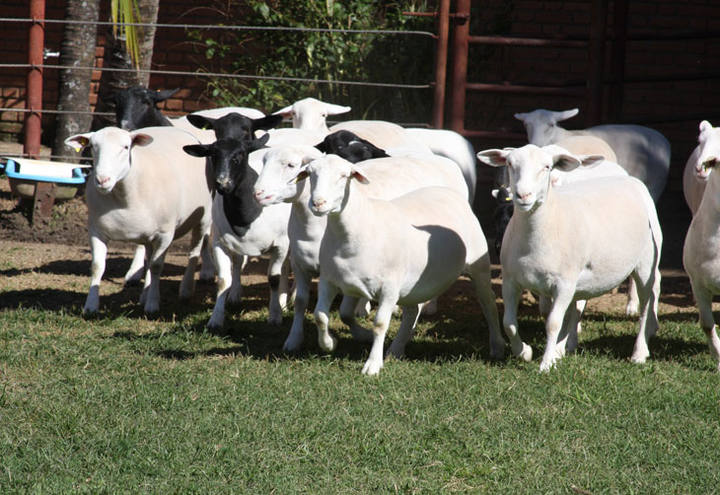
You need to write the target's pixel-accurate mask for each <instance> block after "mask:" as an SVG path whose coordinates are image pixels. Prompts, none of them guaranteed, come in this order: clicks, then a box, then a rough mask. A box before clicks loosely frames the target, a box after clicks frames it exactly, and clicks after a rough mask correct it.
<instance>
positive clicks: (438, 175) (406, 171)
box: [255, 146, 467, 352]
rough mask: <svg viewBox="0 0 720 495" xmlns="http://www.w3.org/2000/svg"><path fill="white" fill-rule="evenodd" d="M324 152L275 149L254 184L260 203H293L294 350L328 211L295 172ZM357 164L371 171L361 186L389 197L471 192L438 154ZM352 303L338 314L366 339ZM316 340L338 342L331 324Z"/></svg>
mask: <svg viewBox="0 0 720 495" xmlns="http://www.w3.org/2000/svg"><path fill="white" fill-rule="evenodd" d="M321 156H323V155H322V153H321V152H320V151H318V150H317V149H315V148H314V147H312V146H290V147H286V148H277V149H271V150H269V151H268V152H267V154H266V155H265V159H264V160H265V163H264V167H263V170H262V173H261V174H260V177H259V178H258V180H257V182H256V184H255V197H256V199H257V201H258V202H259V203H260V204H263V205H273V204H275V203H278V202H283V201H284V202H291V203H292V211H291V214H290V220H289V224H288V233H289V236H290V259H291V262H292V268H293V274H294V275H295V284H296V290H297V293H296V295H295V302H294V311H295V313H294V317H293V323H292V327H291V329H290V333H289V335H288V337H287V339H286V340H285V344H284V346H283V349H284V350H286V351H290V352H293V351H297V350H299V348H300V346H301V345H302V341H303V337H304V331H303V322H304V318H305V311H306V309H307V305H308V297H309V289H310V283H311V280H312V277H313V276H314V275H317V274H318V273H319V270H320V255H319V250H320V241H321V240H322V237H323V234H324V232H325V226H326V219H325V218H324V217H316V216H314V215H313V214H312V212H311V211H310V207H309V203H308V201H309V199H310V188H309V186H308V185H307V184H306V183H305V182H303V181H300V182H298V181H297V178H298V176H299V175H300V173H301V172H302V171H303V170H304V168H305V166H306V165H307V164H308V163H309V162H310V161H312V160H314V159H316V158H320V157H321ZM359 166H360V167H362V170H364V171H366V172H367V173H368V174H371V175H372V177H373V181H372V183H370V184H367V185H360V186H359V187H360V188H361V189H363V190H365V191H366V193H367V194H369V195H371V196H373V197H377V198H381V199H391V198H395V197H397V196H400V195H402V194H405V193H407V192H410V191H412V190H415V189H418V188H421V187H425V186H429V185H439V186H445V187H449V188H452V189H454V190H455V191H457V193H458V194H459V195H460V196H462V197H466V196H467V186H466V185H465V182H464V180H463V177H462V174H461V173H460V171H459V170H458V168H457V167H456V166H455V164H454V163H452V162H451V161H450V160H447V159H445V158H442V157H439V156H433V155H424V156H422V157H393V158H378V159H373V160H366V161H363V162H360V164H359ZM354 308H355V299H349V298H344V299H343V303H342V304H341V306H340V316H341V318H342V320H343V322H344V323H345V324H347V325H348V326H350V329H351V332H352V333H353V336H355V338H357V339H360V340H362V339H365V338H366V337H367V332H366V331H365V330H364V329H362V328H361V327H359V326H358V325H356V323H355V315H354ZM318 342H319V345H320V347H321V348H322V349H324V350H327V351H330V350H332V349H333V348H334V347H335V339H334V338H333V337H332V336H331V335H330V333H329V332H328V331H327V328H324V329H322V331H321V332H319V333H318Z"/></svg>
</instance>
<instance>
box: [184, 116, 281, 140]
mask: <svg viewBox="0 0 720 495" xmlns="http://www.w3.org/2000/svg"><path fill="white" fill-rule="evenodd" d="M187 119H188V121H189V122H190V123H191V124H192V125H194V126H195V127H198V128H200V129H212V130H213V131H215V137H217V138H218V139H239V140H245V141H250V140H252V139H254V138H255V131H257V130H259V129H264V130H267V129H272V128H273V127H275V126H276V125H278V124H279V123H280V122H282V116H281V115H268V116H267V117H262V118H259V119H251V118H249V117H246V116H245V115H241V114H239V113H236V112H232V113H229V114H227V115H224V116H222V117H220V118H217V119H213V118H210V117H204V116H202V115H197V114H190V115H188V116H187Z"/></svg>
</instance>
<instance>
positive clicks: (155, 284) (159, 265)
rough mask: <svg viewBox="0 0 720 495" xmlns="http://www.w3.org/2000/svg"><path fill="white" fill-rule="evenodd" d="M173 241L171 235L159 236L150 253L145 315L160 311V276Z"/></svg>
mask: <svg viewBox="0 0 720 495" xmlns="http://www.w3.org/2000/svg"><path fill="white" fill-rule="evenodd" d="M172 240H173V234H172V233H171V234H169V235H167V234H166V235H163V236H161V237H160V238H159V239H158V240H157V242H155V243H154V244H155V245H154V246H153V249H152V252H151V253H150V257H149V259H150V262H149V268H148V274H149V278H150V285H149V286H148V290H147V296H146V300H145V308H144V311H145V313H146V314H154V313H157V312H158V311H160V274H161V273H162V269H163V265H164V263H165V254H166V253H167V249H168V247H170V243H171V242H172Z"/></svg>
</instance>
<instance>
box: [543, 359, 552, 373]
mask: <svg viewBox="0 0 720 495" xmlns="http://www.w3.org/2000/svg"><path fill="white" fill-rule="evenodd" d="M555 363H556V360H555V359H548V360H545V359H543V361H542V362H541V363H540V373H547V372H549V371H550V370H551V369H553V368H554V367H555Z"/></svg>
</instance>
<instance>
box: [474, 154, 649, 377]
mask: <svg viewBox="0 0 720 495" xmlns="http://www.w3.org/2000/svg"><path fill="white" fill-rule="evenodd" d="M557 151H558V150H557V148H554V147H550V148H549V149H545V148H539V147H537V146H535V145H533V144H529V145H526V146H523V147H522V148H518V149H513V148H506V149H504V150H497V149H490V150H485V151H482V152H480V153H478V159H479V160H480V161H481V162H483V163H486V164H488V165H491V166H494V167H500V166H507V167H508V169H509V172H510V186H511V188H512V190H513V193H514V196H513V201H514V203H515V212H514V213H513V216H512V219H511V220H510V223H509V225H508V228H507V231H506V232H505V238H504V242H503V248H502V251H501V254H500V261H501V263H502V270H503V274H502V276H503V287H502V293H503V300H504V303H505V314H504V318H503V325H504V327H505V332H506V334H507V335H508V337H509V339H510V343H511V346H512V350H513V354H514V355H516V356H519V357H521V358H522V359H524V360H526V361H530V359H532V349H531V348H530V347H529V346H528V345H527V344H525V343H524V342H523V341H522V339H521V338H520V337H519V335H518V322H517V306H518V302H519V296H520V293H521V291H522V289H523V288H527V289H530V290H532V291H533V292H535V293H538V294H540V295H543V296H546V297H549V298H552V307H551V309H550V313H549V315H548V317H547V320H546V324H545V329H546V333H547V346H546V347H545V353H544V355H543V359H542V362H541V363H540V371H541V372H542V371H548V370H550V369H551V368H552V367H553V366H554V365H555V363H556V361H557V360H558V359H559V358H560V357H561V356H562V355H563V354H564V352H565V349H566V344H567V343H568V337H570V339H569V347H568V349H570V350H573V349H574V347H575V345H576V338H577V336H576V335H575V334H574V329H575V328H576V325H577V323H578V322H579V318H580V313H581V311H580V309H581V308H579V307H578V305H577V302H576V301H578V300H584V299H588V298H590V297H595V296H597V295H600V294H602V293H604V292H607V291H609V290H611V289H612V288H614V287H616V286H617V285H619V284H620V283H621V282H622V281H623V280H625V278H627V276H628V274H631V275H632V276H633V278H634V279H635V282H636V284H637V287H638V294H639V298H640V307H641V318H640V332H639V333H638V337H637V339H636V341H635V349H634V351H633V355H632V358H631V359H632V361H633V362H636V363H643V362H645V360H646V359H647V357H648V356H649V355H650V351H649V350H648V346H647V343H648V340H649V338H650V336H651V335H653V334H654V333H655V331H656V330H657V328H658V321H657V305H658V297H659V291H660V271H659V269H658V263H659V259H660V252H661V244H662V232H661V230H660V224H659V222H658V219H657V213H656V211H655V206H654V203H653V201H652V198H651V196H650V195H649V193H648V191H647V188H646V187H645V186H644V184H642V182H640V181H639V180H637V179H635V178H632V177H605V178H600V179H597V180H593V181H580V182H576V183H574V184H570V185H566V186H564V187H557V188H553V187H551V186H550V171H551V170H552V169H553V168H563V169H572V168H576V167H578V166H580V165H581V164H583V165H591V164H593V163H597V162H598V161H599V160H600V159H601V157H595V156H591V157H583V158H578V157H576V156H574V155H572V154H570V153H566V152H562V153H558V152H557Z"/></svg>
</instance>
